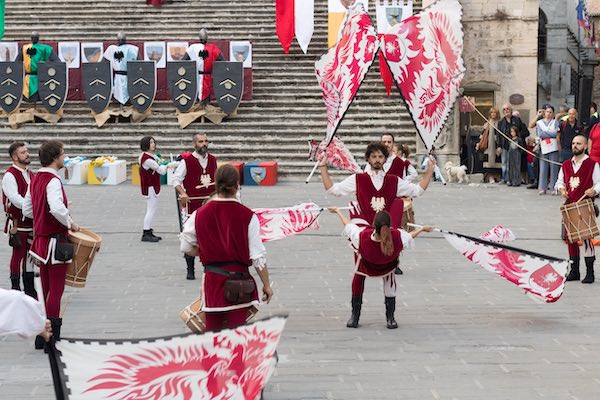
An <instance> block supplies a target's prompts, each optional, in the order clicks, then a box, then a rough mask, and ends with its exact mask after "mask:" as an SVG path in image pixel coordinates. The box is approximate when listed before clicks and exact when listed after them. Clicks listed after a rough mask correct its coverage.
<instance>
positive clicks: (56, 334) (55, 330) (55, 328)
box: [44, 318, 62, 353]
mask: <svg viewBox="0 0 600 400" xmlns="http://www.w3.org/2000/svg"><path fill="white" fill-rule="evenodd" d="M48 319H49V320H50V326H51V327H52V336H51V337H50V340H51V341H52V343H56V342H57V341H59V340H60V328H61V326H62V318H48ZM44 353H48V345H47V344H46V345H45V346H44Z"/></svg>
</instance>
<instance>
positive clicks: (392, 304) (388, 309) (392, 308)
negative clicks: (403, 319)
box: [385, 297, 398, 329]
mask: <svg viewBox="0 0 600 400" xmlns="http://www.w3.org/2000/svg"><path fill="white" fill-rule="evenodd" d="M395 312H396V298H395V297H386V298H385V318H386V320H387V328H388V329H396V328H397V327H398V324H397V323H396V319H395V318H394V313H395Z"/></svg>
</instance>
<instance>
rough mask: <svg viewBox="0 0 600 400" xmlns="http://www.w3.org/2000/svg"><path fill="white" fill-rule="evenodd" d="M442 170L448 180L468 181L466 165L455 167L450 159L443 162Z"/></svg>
mask: <svg viewBox="0 0 600 400" xmlns="http://www.w3.org/2000/svg"><path fill="white" fill-rule="evenodd" d="M444 171H446V176H447V177H448V182H458V183H463V182H466V183H469V177H468V176H467V166H466V165H461V166H460V167H455V166H454V164H453V163H452V161H448V162H447V163H446V164H444Z"/></svg>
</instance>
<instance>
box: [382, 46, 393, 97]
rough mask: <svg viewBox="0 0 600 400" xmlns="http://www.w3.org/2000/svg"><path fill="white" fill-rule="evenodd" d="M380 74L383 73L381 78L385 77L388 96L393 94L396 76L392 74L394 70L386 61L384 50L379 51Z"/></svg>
mask: <svg viewBox="0 0 600 400" xmlns="http://www.w3.org/2000/svg"><path fill="white" fill-rule="evenodd" d="M380 36H383V35H380ZM379 74H380V75H381V79H383V85H384V86H385V91H386V92H387V94H388V96H389V95H391V94H392V85H393V84H394V77H393V76H392V71H390V67H389V66H388V65H387V62H386V61H385V57H383V52H381V51H380V52H379Z"/></svg>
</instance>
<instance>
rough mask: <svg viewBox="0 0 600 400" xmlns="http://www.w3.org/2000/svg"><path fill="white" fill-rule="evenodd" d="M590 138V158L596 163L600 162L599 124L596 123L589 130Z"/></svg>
mask: <svg viewBox="0 0 600 400" xmlns="http://www.w3.org/2000/svg"><path fill="white" fill-rule="evenodd" d="M590 140H591V141H592V149H591V150H590V158H591V159H592V160H594V161H596V162H597V163H600V124H596V125H594V126H593V127H592V130H591V131H590Z"/></svg>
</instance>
